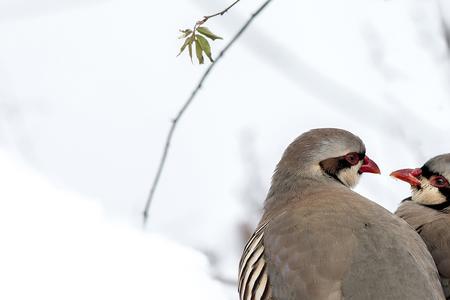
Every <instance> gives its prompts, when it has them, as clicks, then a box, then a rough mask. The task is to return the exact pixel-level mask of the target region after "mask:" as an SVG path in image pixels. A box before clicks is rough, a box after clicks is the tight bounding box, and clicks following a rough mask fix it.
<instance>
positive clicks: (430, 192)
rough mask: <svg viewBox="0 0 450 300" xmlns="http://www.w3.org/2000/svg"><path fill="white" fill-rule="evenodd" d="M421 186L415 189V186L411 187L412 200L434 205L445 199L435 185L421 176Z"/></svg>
mask: <svg viewBox="0 0 450 300" xmlns="http://www.w3.org/2000/svg"><path fill="white" fill-rule="evenodd" d="M420 182H421V188H420V189H417V188H415V187H413V188H412V200H413V201H414V202H417V203H420V204H425V205H434V204H441V203H444V202H445V201H447V199H446V198H445V196H444V195H442V193H441V192H440V191H439V189H438V188H437V187H435V186H432V185H431V184H430V182H429V181H428V179H426V178H423V177H422V178H421V179H420Z"/></svg>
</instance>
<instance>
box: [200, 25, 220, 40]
mask: <svg viewBox="0 0 450 300" xmlns="http://www.w3.org/2000/svg"><path fill="white" fill-rule="evenodd" d="M197 31H198V32H199V33H201V34H203V35H204V36H206V37H207V38H210V39H211V40H213V41H214V40H221V39H222V37H220V36H218V35H215V34H214V33H212V32H211V30H209V28H208V27H203V26H202V27H197Z"/></svg>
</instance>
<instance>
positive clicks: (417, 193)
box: [391, 154, 450, 207]
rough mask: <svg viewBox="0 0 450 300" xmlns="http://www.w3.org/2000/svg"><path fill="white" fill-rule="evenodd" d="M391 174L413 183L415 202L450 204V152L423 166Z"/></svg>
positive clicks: (436, 204) (429, 204) (427, 204)
mask: <svg viewBox="0 0 450 300" xmlns="http://www.w3.org/2000/svg"><path fill="white" fill-rule="evenodd" d="M391 176H392V177H395V178H397V179H400V180H403V181H405V182H407V183H409V184H410V185H411V190H412V197H411V199H412V200H413V201H414V202H417V203H420V204H423V205H426V206H431V207H433V206H442V205H445V206H448V205H450V183H449V180H450V154H442V155H438V156H436V157H434V158H432V159H430V160H429V161H427V162H426V163H425V164H424V165H423V166H422V167H421V168H416V169H401V170H397V171H394V172H392V173H391Z"/></svg>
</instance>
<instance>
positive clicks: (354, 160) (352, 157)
mask: <svg viewBox="0 0 450 300" xmlns="http://www.w3.org/2000/svg"><path fill="white" fill-rule="evenodd" d="M345 160H346V161H348V162H349V163H350V164H351V165H352V166H354V165H356V164H358V162H359V155H358V153H349V154H347V155H345Z"/></svg>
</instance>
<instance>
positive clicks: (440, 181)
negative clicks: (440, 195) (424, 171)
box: [430, 175, 449, 188]
mask: <svg viewBox="0 0 450 300" xmlns="http://www.w3.org/2000/svg"><path fill="white" fill-rule="evenodd" d="M430 183H431V185H432V186H434V187H437V188H445V187H448V185H449V183H448V180H447V179H446V178H445V177H444V176H440V175H436V176H432V177H431V178H430Z"/></svg>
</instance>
